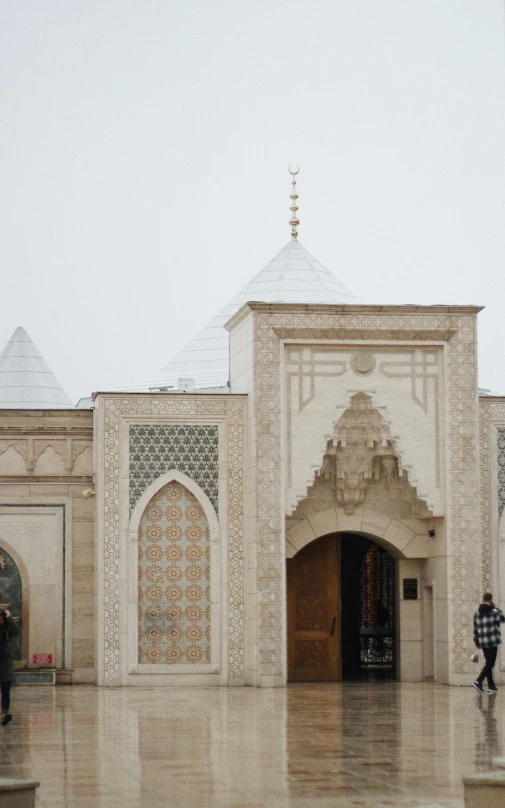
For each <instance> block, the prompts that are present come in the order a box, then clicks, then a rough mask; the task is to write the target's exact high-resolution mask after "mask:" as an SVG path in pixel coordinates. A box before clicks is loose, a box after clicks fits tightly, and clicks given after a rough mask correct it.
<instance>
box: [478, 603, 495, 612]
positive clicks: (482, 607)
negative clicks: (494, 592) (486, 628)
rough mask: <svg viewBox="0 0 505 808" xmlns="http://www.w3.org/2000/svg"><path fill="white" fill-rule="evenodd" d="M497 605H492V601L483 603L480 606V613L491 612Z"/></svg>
mask: <svg viewBox="0 0 505 808" xmlns="http://www.w3.org/2000/svg"><path fill="white" fill-rule="evenodd" d="M495 608H496V607H495V606H492V605H491V604H490V603H481V604H480V606H479V614H489V612H492V611H493V609H495Z"/></svg>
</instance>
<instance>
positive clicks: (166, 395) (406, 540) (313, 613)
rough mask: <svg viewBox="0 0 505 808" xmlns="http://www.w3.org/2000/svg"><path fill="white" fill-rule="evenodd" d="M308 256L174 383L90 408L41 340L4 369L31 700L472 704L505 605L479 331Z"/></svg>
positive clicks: (8, 510)
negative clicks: (179, 687)
mask: <svg viewBox="0 0 505 808" xmlns="http://www.w3.org/2000/svg"><path fill="white" fill-rule="evenodd" d="M295 199H296V197H295ZM294 212H295V213H296V208H295V211H294ZM295 222H296V220H295ZM294 230H296V226H295V227H294ZM294 236H295V238H294V240H292V241H291V242H290V243H289V244H288V245H286V247H284V248H283V249H282V250H281V252H280V253H279V254H278V256H276V258H274V259H273V261H271V262H270V264H268V265H267V267H266V268H265V269H264V270H262V272H260V273H259V274H258V275H257V276H256V278H254V279H253V280H252V281H251V283H250V284H248V285H247V286H246V287H245V289H244V290H243V292H241V293H240V294H239V295H237V296H236V297H235V298H234V299H233V300H232V301H231V302H230V304H229V306H227V307H225V309H223V310H222V311H221V312H219V314H218V315H217V317H216V318H215V319H214V320H213V321H211V323H209V325H208V326H207V327H206V328H204V330H203V331H202V332H200V334H198V335H197V336H196V337H195V339H194V340H192V341H191V342H190V343H189V345H188V346H187V347H186V349H184V350H183V351H182V352H181V353H180V354H179V355H178V356H177V357H175V359H174V360H173V361H172V362H170V363H169V364H168V365H167V366H166V367H165V368H164V369H163V371H162V372H161V373H160V376H159V377H157V378H156V379H152V380H149V381H147V382H145V383H139V384H136V385H132V386H131V387H130V388H129V389H128V390H127V391H117V392H104V393H99V394H98V395H97V396H96V397H95V399H94V402H93V403H92V405H90V407H89V408H86V407H85V408H80V409H74V408H72V407H71V405H70V404H69V402H68V400H67V399H66V397H65V394H64V393H63V391H62V390H61V387H60V385H59V384H58V383H57V382H56V380H55V379H54V377H53V376H52V374H51V373H50V371H49V368H48V367H47V365H45V363H43V360H42V358H41V357H40V355H39V354H38V352H37V351H36V349H35V348H34V346H33V343H31V341H30V340H29V338H28V337H27V335H26V333H25V332H23V331H22V329H18V331H16V334H15V335H14V337H13V341H11V342H10V343H9V345H8V346H7V348H6V349H5V350H4V352H3V353H2V354H1V355H0V407H1V409H0V554H2V558H4V559H5V558H7V555H8V559H10V561H9V563H8V564H7V568H8V569H7V572H9V569H10V570H11V572H9V575H10V576H11V577H10V578H9V581H7V577H6V576H7V573H5V574H4V578H5V582H4V581H3V578H2V570H1V569H0V600H2V597H3V596H2V587H3V586H4V583H5V587H7V590H8V594H9V596H11V595H12V598H17V600H16V604H17V608H18V610H20V612H21V613H20V615H19V616H20V617H21V618H22V625H23V632H22V644H21V646H20V649H19V657H20V662H19V664H20V666H21V665H23V666H24V667H22V668H21V667H20V674H19V675H20V677H21V676H24V677H25V679H28V680H29V679H30V678H32V679H33V678H34V677H35V678H36V677H39V679H40V677H42V680H44V678H43V677H44V676H45V677H46V680H47V679H48V678H51V677H53V678H54V676H55V677H56V679H57V681H61V682H67V681H72V682H94V683H96V684H98V685H108V686H118V685H119V686H124V685H126V686H128V685H149V686H152V685H171V684H187V685H199V686H202V685H208V686H217V685H220V686H227V685H252V686H256V685H258V686H283V685H285V684H286V682H287V681H301V680H316V681H321V680H325V681H332V680H339V679H341V678H351V679H352V678H359V677H361V676H363V675H365V674H369V673H370V672H372V673H373V675H375V676H378V675H380V673H381V671H382V672H384V671H385V672H387V675H390V676H395V677H396V678H398V679H400V680H402V681H425V680H427V679H428V680H429V679H433V680H435V681H438V682H443V683H447V684H453V685H460V684H469V683H471V681H472V675H473V674H474V670H475V669H474V667H472V663H471V662H470V654H471V653H472V650H473V644H472V615H473V612H474V610H475V606H476V604H477V603H478V602H479V600H480V596H481V594H482V591H483V590H484V589H488V588H491V589H492V591H493V592H494V593H495V595H496V599H497V601H498V602H500V601H501V602H502V603H505V591H504V588H505V574H504V572H503V566H504V563H505V561H504V558H505V556H504V551H503V543H504V541H505V538H504V535H505V534H504V530H505V528H504V526H503V523H502V522H501V521H500V520H501V517H502V513H503V508H504V504H505V476H504V475H505V472H504V468H505V398H501V397H493V396H487V395H484V396H481V397H479V394H478V388H477V363H476V346H477V336H476V334H477V315H478V312H479V308H477V307H472V306H454V307H451V306H374V305H362V304H360V303H359V302H358V301H357V300H356V298H354V297H353V295H352V294H351V293H350V292H349V290H347V289H346V288H345V287H344V286H343V285H342V284H341V283H339V282H338V281H337V280H336V279H335V278H334V277H333V275H331V273H330V272H328V270H326V269H325V268H324V267H323V266H322V265H321V264H319V262H317V261H316V260H315V259H314V258H312V256H311V255H310V254H309V253H308V252H307V251H306V250H305V249H304V248H303V247H302V245H301V244H300V243H299V242H298V241H297V240H296V232H295V233H294ZM92 457H93V460H92ZM87 489H92V490H93V492H94V496H89V497H88V498H83V496H82V492H83V491H86V490H87ZM502 534H504V535H502ZM6 554H7V555H6ZM9 564H10V567H9ZM0 568H1V562H0ZM14 568H16V570H17V571H18V572H17V573H16V571H15V569H14ZM4 572H5V571H4ZM18 573H19V576H18V578H16V577H15V576H16V575H17V574H18ZM11 579H12V580H11ZM14 579H15V580H14ZM15 581H20V582H21V583H19V582H18V583H16V582H15ZM13 582H14V583H13ZM5 587H4V588H5ZM9 587H10V589H9ZM16 587H17V588H16ZM12 598H11V601H9V602H14V601H13V600H12ZM48 614H49V615H50V619H48ZM36 654H48V655H49V656H50V658H51V662H47V665H46V666H45V667H44V666H41V665H40V664H36V662H35V660H36V659H37V658H36V657H35V656H34V655H36Z"/></svg>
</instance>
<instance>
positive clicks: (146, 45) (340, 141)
mask: <svg viewBox="0 0 505 808" xmlns="http://www.w3.org/2000/svg"><path fill="white" fill-rule="evenodd" d="M504 42H505V33H504V4H503V0H310V2H307V0H305V1H304V2H302V1H301V0H290V2H287V1H286V2H284V0H282V1H281V2H279V0H277V1H276V0H249V2H242V0H213V2H212V3H209V2H203V0H193V1H192V2H188V0H136V2H132V1H131V0H85V2H78V0H23V2H4V3H2V4H1V6H0V82H1V86H0V102H1V107H0V173H1V189H2V190H1V201H0V223H1V230H2V232H1V235H0V267H1V286H0V348H1V347H3V345H4V344H5V343H6V342H7V340H8V339H9V337H10V336H11V334H12V332H13V331H14V329H15V328H16V327H17V326H18V325H22V326H23V327H24V328H25V329H26V330H27V331H28V333H29V334H30V336H31V337H32V339H33V340H34V342H35V343H36V345H37V346H38V348H39V350H40V351H41V352H42V353H43V354H44V356H45V358H46V360H47V361H48V363H49V364H50V366H51V367H52V369H53V370H54V372H55V374H56V376H57V377H58V379H59V380H60V382H61V383H62V385H63V387H64V388H65V390H66V391H67V393H68V394H69V396H70V397H71V398H72V400H74V401H76V400H77V399H78V398H80V397H81V396H85V395H89V394H90V393H91V391H96V390H110V389H111V388H112V387H113V386H115V385H117V384H120V383H123V382H128V381H138V380H140V379H144V378H146V377H151V376H153V375H154V374H155V373H157V372H158V371H159V370H160V369H161V368H162V367H163V366H164V365H165V364H166V363H167V362H168V361H169V360H170V359H171V358H172V356H173V355H174V354H175V353H177V351H178V350H179V349H180V348H181V347H182V346H183V345H184V344H185V343H186V342H187V341H188V340H189V339H190V338H191V337H192V336H194V334H195V333H196V332H197V331H198V330H200V328H201V327H203V325H205V323H206V322H207V321H208V320H209V319H210V318H211V317H212V316H213V315H214V314H215V313H216V312H217V310H218V309H219V308H220V307H221V306H222V305H224V304H225V303H227V302H228V300H229V299H230V298H231V297H232V296H233V295H234V294H235V293H236V292H238V291H239V290H240V288H241V287H242V286H243V285H244V284H245V283H246V282H247V281H248V280H249V279H250V278H251V277H252V276H253V275H254V274H255V273H256V272H258V271H259V270H260V269H261V268H262V267H263V266H264V265H265V264H266V263H267V262H268V261H269V260H270V259H271V258H272V257H273V256H274V255H275V254H276V253H277V252H278V251H279V249H280V248H281V247H282V246H283V245H284V244H285V243H286V242H287V241H288V240H289V226H288V219H289V192H290V185H289V179H290V178H289V175H288V173H287V165H288V163H290V162H296V163H299V164H300V166H301V171H300V174H299V183H298V192H299V197H300V198H299V218H300V228H299V232H300V235H299V238H300V241H301V242H302V244H303V245H304V246H305V247H306V248H307V249H308V250H309V251H310V252H311V253H312V254H313V255H314V256H316V257H317V258H318V259H319V260H320V261H321V262H322V263H323V264H325V266H327V267H328V268H329V269H330V270H331V271H332V272H333V273H334V274H335V275H336V276H337V277H338V278H340V279H341V280H342V281H343V282H344V283H345V284H346V285H347V286H348V287H349V288H350V289H351V290H352V291H353V292H354V293H355V294H356V295H358V297H359V298H360V299H361V301H362V302H364V303H419V304H429V303H453V304H458V303H475V304H482V305H485V306H486V310H485V311H484V312H482V314H481V315H479V322H480V332H479V340H480V349H479V356H480V358H479V361H480V374H479V375H480V384H481V386H484V387H488V388H492V389H495V390H499V391H501V392H505V316H504V312H505V308H504V306H505V272H504V255H505V171H504V169H505V115H504V108H505V86H504V85H505V81H504V76H505V53H504V50H505V48H504Z"/></svg>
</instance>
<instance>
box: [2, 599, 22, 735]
mask: <svg viewBox="0 0 505 808" xmlns="http://www.w3.org/2000/svg"><path fill="white" fill-rule="evenodd" d="M18 634H19V626H18V625H17V624H16V623H15V622H14V620H13V619H12V617H11V613H10V612H9V611H8V609H5V610H4V609H0V693H1V707H2V712H1V715H0V724H2V726H5V725H6V724H8V723H9V721H12V715H11V714H10V712H9V709H10V705H11V685H12V683H13V681H14V660H13V659H12V654H11V639H12V637H17V636H18Z"/></svg>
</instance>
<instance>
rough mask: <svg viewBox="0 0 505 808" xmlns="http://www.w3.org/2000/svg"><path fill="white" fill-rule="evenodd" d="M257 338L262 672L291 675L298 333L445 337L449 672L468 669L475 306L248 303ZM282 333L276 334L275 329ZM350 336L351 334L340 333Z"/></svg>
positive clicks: (270, 678) (473, 591) (474, 530)
mask: <svg viewBox="0 0 505 808" xmlns="http://www.w3.org/2000/svg"><path fill="white" fill-rule="evenodd" d="M251 308H252V309H253V312H254V315H253V316H254V320H255V327H254V335H255V378H256V389H255V390H254V401H255V408H256V414H257V417H256V428H257V480H256V484H257V491H258V506H257V513H256V517H257V541H258V598H259V604H258V605H259V649H258V674H259V677H260V680H261V679H262V678H263V679H264V681H265V682H268V683H279V684H280V683H281V680H282V678H283V677H284V676H285V649H284V643H285V637H284V634H285V627H284V616H283V613H284V600H285V591H284V586H285V584H284V575H283V571H282V570H283V565H284V546H283V545H284V541H283V532H284V528H283V525H282V521H281V515H280V509H279V502H281V501H282V495H283V491H282V482H281V475H279V474H275V470H276V468H277V466H278V462H279V458H280V457H281V437H280V436H281V430H280V424H281V391H280V382H281V375H282V374H281V372H280V363H281V352H280V345H279V334H282V335H285V334H289V336H290V338H296V339H300V340H302V339H314V338H317V339H321V340H324V339H328V338H331V339H340V338H342V339H346V340H349V338H350V335H351V334H352V337H351V338H352V339H360V340H367V339H374V340H381V339H383V340H384V343H386V344H387V342H388V341H389V340H391V339H402V340H421V341H431V340H433V339H434V337H435V336H436V337H438V338H439V339H440V335H442V334H443V335H445V336H446V338H447V337H450V338H449V339H448V342H447V343H446V345H447V355H446V362H447V376H446V379H447V383H446V384H447V387H446V389H447V395H446V406H447V410H448V423H447V424H446V441H445V442H446V448H447V453H448V492H447V494H448V498H447V511H446V515H447V526H448V536H449V538H448V544H447V555H448V567H449V573H448V575H449V581H448V583H449V587H450V592H451V602H450V612H449V626H448V640H449V645H450V661H449V674H451V673H453V674H458V673H464V672H465V671H466V669H467V657H468V655H469V653H470V643H471V636H470V635H471V632H470V631H469V628H468V626H469V625H471V616H472V614H473V608H474V602H475V598H476V597H478V592H479V589H480V576H479V565H478V555H476V546H477V544H476V536H477V535H478V526H479V525H478V513H479V497H478V493H479V492H478V486H477V479H478V454H477V434H478V412H477V404H476V395H475V393H476V313H477V311H478V310H477V309H473V310H470V311H464V312H461V311H457V310H454V311H453V312H443V313H440V314H439V313H437V312H433V310H432V311H430V312H425V311H418V312H415V313H412V314H410V313H405V314H403V313H400V312H395V313H388V312H387V310H386V311H383V312H378V313H367V312H357V313H353V312H352V309H351V307H349V309H348V310H346V311H345V312H341V313H340V312H334V313H317V312H316V311H312V312H311V311H308V312H293V311H291V312H283V311H282V310H281V308H280V307H279V310H277V311H275V309H274V307H271V308H270V310H269V311H268V310H267V311H265V310H264V309H263V310H261V307H260V306H256V304H252V305H251ZM276 332H277V333H276ZM344 334H345V336H344Z"/></svg>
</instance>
